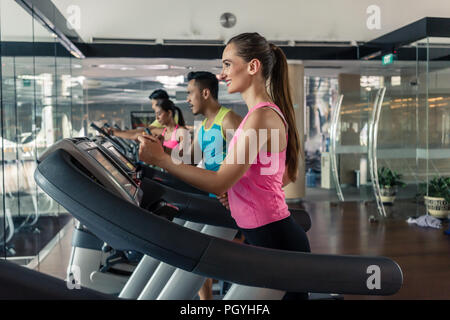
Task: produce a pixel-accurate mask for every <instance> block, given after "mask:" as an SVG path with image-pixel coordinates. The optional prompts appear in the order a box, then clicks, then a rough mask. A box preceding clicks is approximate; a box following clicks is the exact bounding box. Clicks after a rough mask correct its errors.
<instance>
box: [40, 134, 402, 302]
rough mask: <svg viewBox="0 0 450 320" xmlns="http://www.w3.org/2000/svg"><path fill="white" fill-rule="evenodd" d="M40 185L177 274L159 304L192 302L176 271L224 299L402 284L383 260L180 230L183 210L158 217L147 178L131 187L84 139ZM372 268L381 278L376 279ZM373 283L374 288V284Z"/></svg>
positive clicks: (51, 165)
mask: <svg viewBox="0 0 450 320" xmlns="http://www.w3.org/2000/svg"><path fill="white" fill-rule="evenodd" d="M105 168H108V169H109V172H108V170H106V169H105ZM35 179H36V182H37V183H38V185H39V186H40V187H41V188H42V189H43V190H44V191H45V192H46V193H47V194H49V195H50V196H51V197H52V198H54V199H55V200H56V201H57V202H58V203H60V204H61V205H62V206H63V207H65V208H66V209H67V210H68V212H70V213H71V214H72V215H73V216H74V217H75V218H76V219H78V220H79V221H80V223H81V224H83V225H84V226H86V227H87V228H88V230H89V231H90V232H92V233H93V234H94V235H96V236H97V237H98V238H100V239H102V240H103V241H105V242H107V243H108V244H109V245H110V246H112V247H114V248H117V249H122V250H136V251H138V252H141V253H143V254H145V255H146V256H148V257H151V258H152V259H154V260H157V261H161V262H162V263H164V264H166V265H167V266H172V267H175V268H178V269H175V271H174V272H173V273H172V275H171V276H170V278H169V281H168V282H167V284H166V285H165V286H164V288H163V290H162V291H161V292H160V293H159V294H158V295H157V296H156V298H157V299H189V298H191V297H192V296H191V297H189V295H190V294H192V292H196V291H194V290H193V289H192V288H190V290H187V289H186V290H184V289H183V290H184V291H183V290H181V291H183V294H181V295H177V294H176V292H177V291H178V290H179V289H180V287H182V285H180V283H182V281H181V282H180V281H178V283H177V282H176V281H170V280H171V279H172V277H173V276H174V274H175V273H176V272H178V271H179V272H178V274H181V276H180V277H179V278H178V279H183V277H185V276H186V275H189V274H190V275H192V274H193V275H195V276H199V277H211V278H215V279H221V280H225V281H228V282H232V283H234V284H233V286H232V288H231V289H230V290H229V291H228V293H227V295H226V296H225V299H250V298H256V299H277V298H281V297H282V295H284V291H290V292H317V293H329V292H333V293H342V294H364V295H390V294H394V293H396V292H397V291H398V290H399V289H400V287H401V285H402V281H403V276H402V272H401V269H400V267H399V266H398V265H397V264H396V263H395V262H394V261H392V260H391V259H388V258H385V257H362V256H339V255H319V254H311V253H300V252H290V251H283V250H274V249H267V248H260V247H255V246H250V245H245V244H238V243H234V242H232V241H229V240H224V239H220V238H218V237H216V236H214V235H211V234H207V233H201V232H199V231H197V230H193V229H189V228H186V227H184V226H182V225H181V224H180V223H176V222H175V221H174V220H175V216H176V212H178V211H177V210H172V212H175V214H172V216H170V214H169V216H167V212H166V214H165V215H163V216H161V215H158V212H157V210H155V211H156V212H154V211H152V210H146V209H144V208H141V207H140V206H139V201H140V200H142V197H141V195H142V194H143V193H144V190H145V189H146V187H147V181H146V179H143V181H142V183H141V185H137V184H135V183H133V181H132V179H130V178H129V176H128V175H127V174H126V173H124V172H123V171H119V170H117V167H116V165H115V164H114V163H113V161H111V160H110V159H109V158H108V157H107V155H106V154H105V153H104V150H102V149H101V148H100V147H99V146H98V145H96V144H95V143H93V142H92V141H90V140H88V139H86V138H81V139H66V140H63V141H61V142H60V143H57V144H55V145H54V146H52V147H51V148H50V149H49V150H47V152H45V153H44V154H43V155H42V157H41V158H40V164H39V166H38V168H37V169H36V171H35ZM150 190H154V189H152V188H150ZM156 195H157V194H156ZM156 198H158V199H159V198H160V196H159V195H157V197H156ZM169 211H170V210H169ZM215 218H217V217H215V215H214V213H210V214H209V215H204V216H203V217H202V218H201V219H199V221H197V222H201V223H204V224H210V225H214V223H215V224H216V225H218V223H217V221H215V220H216V219H215ZM200 220H201V221H200ZM143 260H144V259H143ZM141 262H142V261H141ZM374 266H375V267H376V268H375V269H376V270H378V271H377V274H374V275H371V270H374ZM249 270H251V272H249ZM135 273H136V272H135ZM135 273H133V275H134V274H135ZM374 276H375V278H376V281H375V285H371V284H370V281H372V280H373V279H375V278H374ZM132 277H133V276H132ZM130 280H131V278H130ZM188 291H189V292H188ZM163 292H164V294H162V293H163Z"/></svg>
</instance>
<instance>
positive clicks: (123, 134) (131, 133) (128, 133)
mask: <svg viewBox="0 0 450 320" xmlns="http://www.w3.org/2000/svg"><path fill="white" fill-rule="evenodd" d="M144 130H145V128H137V129H133V130H124V131H122V130H119V129H110V132H109V133H110V134H111V135H113V136H116V137H119V138H124V139H129V140H136V141H137V137H138V136H139V135H141V134H142V133H143V132H144Z"/></svg>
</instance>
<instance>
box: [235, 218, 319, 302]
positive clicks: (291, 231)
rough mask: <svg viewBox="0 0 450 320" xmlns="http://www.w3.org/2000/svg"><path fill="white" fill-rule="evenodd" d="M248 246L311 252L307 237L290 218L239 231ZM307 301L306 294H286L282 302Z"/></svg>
mask: <svg viewBox="0 0 450 320" xmlns="http://www.w3.org/2000/svg"><path fill="white" fill-rule="evenodd" d="M240 230H241V231H242V234H243V235H244V237H245V241H246V242H247V243H248V244H251V245H254V246H258V247H264V248H270V249H278V250H288V251H300V252H311V249H310V247H309V241H308V237H307V236H306V233H305V231H304V230H303V229H302V227H300V226H299V225H298V224H297V223H296V222H295V220H294V219H293V218H292V216H289V217H287V218H285V219H283V220H279V221H276V222H272V223H269V224H267V225H264V226H262V227H259V228H255V229H240ZM304 299H308V294H307V293H300V292H287V293H286V294H285V296H284V298H283V300H304Z"/></svg>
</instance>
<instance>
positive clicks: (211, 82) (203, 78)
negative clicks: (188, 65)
mask: <svg viewBox="0 0 450 320" xmlns="http://www.w3.org/2000/svg"><path fill="white" fill-rule="evenodd" d="M187 79H188V81H191V80H195V84H196V85H197V86H198V87H199V88H200V90H203V89H209V91H210V92H211V96H212V97H213V98H214V99H216V100H218V98H219V80H217V78H216V76H215V75H214V74H212V73H211V72H208V71H197V72H194V71H192V72H189V73H188V75H187Z"/></svg>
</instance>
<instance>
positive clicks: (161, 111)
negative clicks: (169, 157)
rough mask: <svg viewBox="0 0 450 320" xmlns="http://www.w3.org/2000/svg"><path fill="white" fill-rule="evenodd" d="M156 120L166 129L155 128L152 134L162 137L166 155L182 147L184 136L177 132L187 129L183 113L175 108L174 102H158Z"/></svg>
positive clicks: (164, 100)
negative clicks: (176, 120)
mask: <svg viewBox="0 0 450 320" xmlns="http://www.w3.org/2000/svg"><path fill="white" fill-rule="evenodd" d="M175 113H178V124H177V123H176V122H175ZM155 115H156V119H157V120H158V121H159V123H161V124H162V125H163V126H164V128H153V129H152V130H151V133H152V134H153V135H154V136H157V137H160V140H162V142H163V147H164V150H165V151H166V153H168V154H170V153H171V152H172V149H174V148H176V147H177V146H180V147H181V145H182V144H180V143H181V141H182V139H183V135H180V134H178V135H177V130H179V129H185V130H187V129H186V127H185V122H184V118H183V113H182V112H181V110H180V108H178V107H177V106H175V104H174V103H173V102H172V100H169V99H161V100H157V102H156V105H155Z"/></svg>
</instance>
